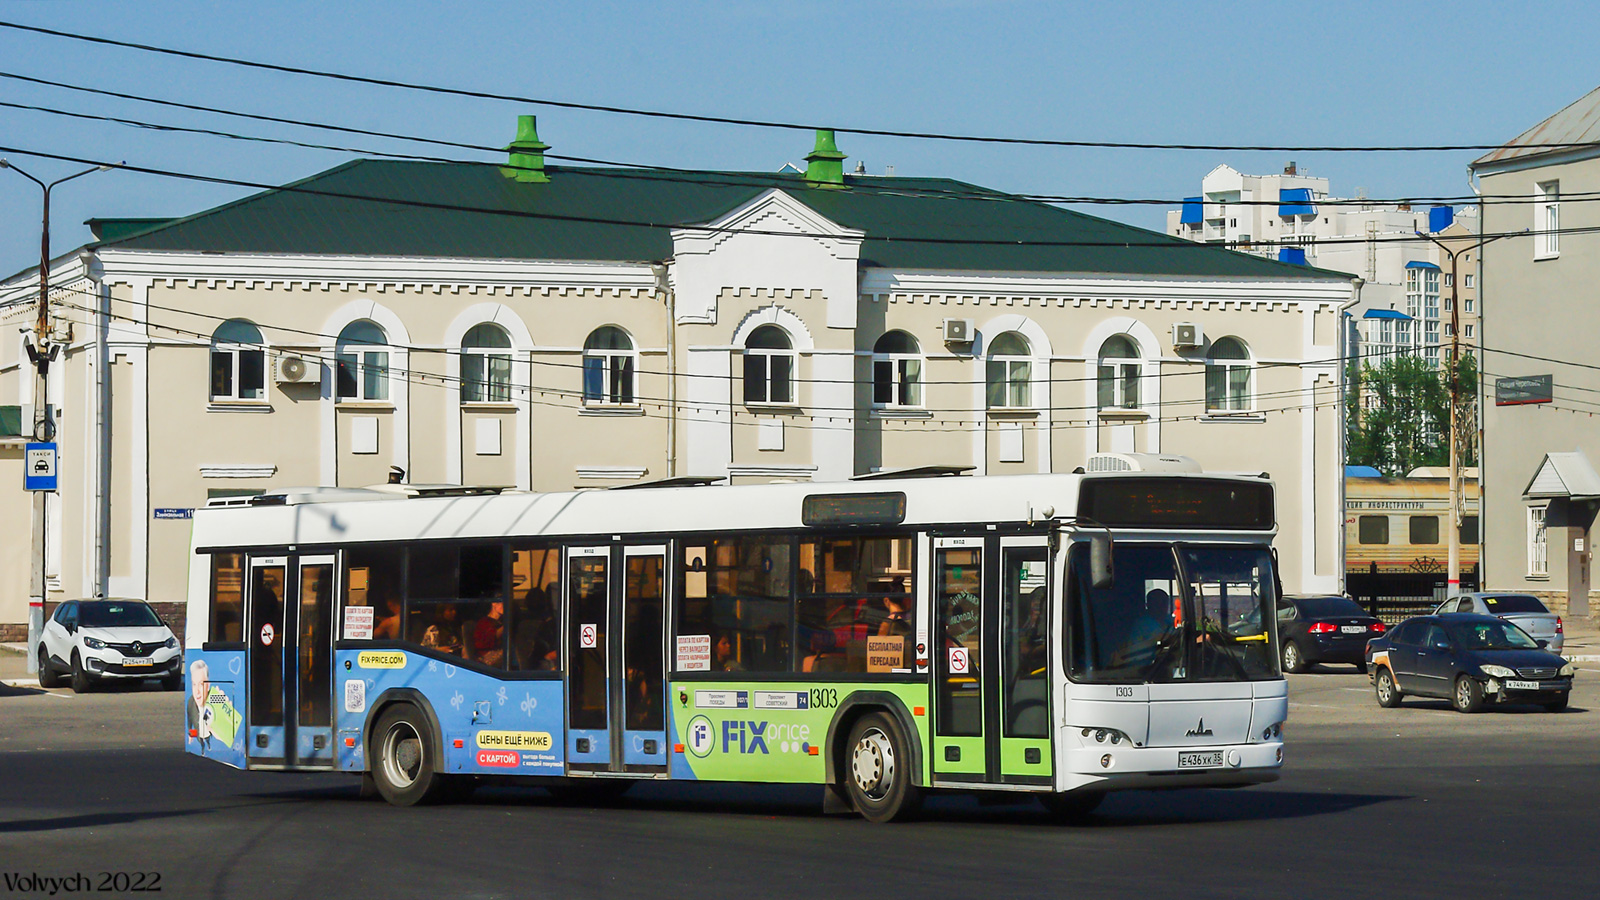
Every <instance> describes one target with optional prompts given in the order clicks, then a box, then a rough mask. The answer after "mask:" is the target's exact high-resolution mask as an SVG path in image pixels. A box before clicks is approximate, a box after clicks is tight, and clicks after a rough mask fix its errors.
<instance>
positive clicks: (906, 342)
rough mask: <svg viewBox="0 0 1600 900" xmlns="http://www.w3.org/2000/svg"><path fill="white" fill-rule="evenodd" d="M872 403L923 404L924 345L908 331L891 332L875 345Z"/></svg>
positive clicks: (882, 404)
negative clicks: (918, 344)
mask: <svg viewBox="0 0 1600 900" xmlns="http://www.w3.org/2000/svg"><path fill="white" fill-rule="evenodd" d="M872 403H873V405H875V406H921V405H922V348H921V347H918V346H917V339H916V338H914V337H912V336H911V335H909V334H906V333H905V332H904V331H890V332H887V333H885V334H884V336H883V337H880V338H878V342H877V343H876V344H874V345H873V346H872Z"/></svg>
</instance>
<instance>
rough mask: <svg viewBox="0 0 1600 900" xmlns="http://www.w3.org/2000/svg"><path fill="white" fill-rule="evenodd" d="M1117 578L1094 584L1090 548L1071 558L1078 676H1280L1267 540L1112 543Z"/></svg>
mask: <svg viewBox="0 0 1600 900" xmlns="http://www.w3.org/2000/svg"><path fill="white" fill-rule="evenodd" d="M1112 563H1113V568H1114V571H1115V575H1116V577H1115V582H1114V583H1113V584H1112V585H1111V586H1110V587H1107V588H1101V589H1098V590H1097V589H1094V588H1093V587H1092V586H1091V585H1090V579H1089V571H1088V569H1089V548H1088V545H1087V544H1085V543H1083V542H1079V543H1078V544H1077V545H1076V546H1074V547H1073V548H1072V553H1071V556H1070V557H1069V565H1070V567H1071V571H1070V573H1069V575H1068V586H1067V599H1066V603H1067V606H1068V607H1069V609H1068V616H1067V619H1068V622H1069V626H1068V629H1067V659H1068V666H1069V669H1070V672H1071V676H1072V678H1073V680H1075V681H1081V682H1118V683H1127V682H1175V681H1260V680H1269V679H1275V678H1278V677H1279V673H1278V664H1277V647H1276V641H1275V640H1274V638H1273V635H1272V629H1271V627H1270V624H1269V623H1270V621H1271V616H1270V615H1269V614H1268V604H1270V603H1271V602H1272V597H1273V592H1274V584H1275V579H1274V578H1273V570H1272V555H1271V553H1270V552H1269V551H1268V550H1267V548H1266V547H1263V546H1214V545H1198V544H1180V545H1177V546H1176V547H1174V546H1173V545H1171V544H1159V543H1135V542H1130V541H1118V542H1117V543H1116V544H1115V545H1114V546H1113V549H1112Z"/></svg>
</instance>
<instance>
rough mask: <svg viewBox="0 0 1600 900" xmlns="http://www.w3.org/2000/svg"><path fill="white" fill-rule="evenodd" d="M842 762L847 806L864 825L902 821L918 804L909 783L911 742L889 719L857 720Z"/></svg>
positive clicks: (878, 715)
mask: <svg viewBox="0 0 1600 900" xmlns="http://www.w3.org/2000/svg"><path fill="white" fill-rule="evenodd" d="M842 762H843V765H842V766H841V767H840V768H841V769H842V770H843V774H844V782H845V789H846V791H847V792H848V794H849V796H850V805H852V806H854V807H855V809H856V812H858V813H860V814H861V817H862V818H863V819H866V820H867V821H868V822H892V821H894V820H896V819H903V818H906V817H908V816H910V815H911V814H912V813H913V812H915V811H916V810H917V808H918V807H919V806H920V805H921V804H922V792H921V791H920V790H918V789H917V786H916V785H914V784H912V783H911V779H912V772H911V743H910V741H909V740H907V738H906V735H905V733H904V732H902V731H901V730H900V726H899V724H898V723H896V722H895V720H894V719H893V718H891V717H889V716H887V715H885V714H883V713H868V714H867V715H864V716H862V717H861V718H859V719H857V720H856V722H855V724H854V725H853V726H851V728H850V739H849V741H848V743H846V745H845V748H844V760H843V761H842Z"/></svg>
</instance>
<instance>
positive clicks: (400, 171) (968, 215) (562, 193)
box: [95, 160, 1350, 280]
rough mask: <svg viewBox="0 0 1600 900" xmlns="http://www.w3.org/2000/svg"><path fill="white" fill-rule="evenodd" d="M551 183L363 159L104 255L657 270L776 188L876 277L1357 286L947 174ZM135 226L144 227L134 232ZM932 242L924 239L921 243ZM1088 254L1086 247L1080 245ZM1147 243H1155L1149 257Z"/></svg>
mask: <svg viewBox="0 0 1600 900" xmlns="http://www.w3.org/2000/svg"><path fill="white" fill-rule="evenodd" d="M546 172H547V173H548V174H549V176H550V180H549V181H548V182H546V183H526V182H518V181H515V180H512V179H509V178H506V177H504V176H503V175H501V174H500V172H499V170H498V169H497V168H495V167H494V166H489V165H473V164H462V163H433V162H409V161H395V160H356V161H354V162H350V163H346V164H344V165H341V166H338V167H336V168H333V169H329V170H328V171H326V172H322V173H320V174H318V175H314V176H312V177H310V178H307V179H305V180H302V181H298V182H294V183H293V184H290V185H286V186H285V187H283V188H277V189H273V190H268V191H263V192H261V193H258V194H254V195H252V196H249V197H245V198H243V199H241V200H238V201H235V202H233V203H229V204H226V205H224V206H219V207H217V208H215V209H211V210H207V211H205V212H201V213H198V214H196V215H192V216H187V217H184V218H181V219H173V220H168V221H167V222H165V223H164V224H162V223H160V222H159V221H158V220H137V221H136V220H127V221H129V222H130V226H129V228H128V230H122V229H119V228H116V227H106V226H111V223H112V222H113V221H115V220H105V225H104V226H103V227H102V234H103V235H104V238H105V239H104V240H102V241H100V242H99V243H98V244H97V245H95V246H99V247H115V248H120V249H129V250H169V251H201V252H221V253H288V254H328V255H339V256H427V257H444V258H451V257H460V258H477V259H539V260H606V261H634V262H653V261H660V260H665V259H668V258H670V257H671V255H672V241H671V236H670V234H669V229H670V228H673V227H679V226H685V225H696V224H704V223H708V222H711V221H713V220H715V219H717V218H720V217H721V216H723V215H724V214H726V213H728V212H730V211H731V210H733V209H735V208H737V207H739V206H740V205H742V204H744V203H747V202H748V201H750V200H752V199H754V198H755V197H757V196H759V195H761V194H762V193H763V192H764V191H766V190H768V189H771V188H779V189H781V190H783V191H785V192H787V193H788V194H789V195H790V196H792V197H794V198H795V199H797V200H799V201H800V202H802V203H804V204H806V205H807V206H809V207H811V208H812V209H814V210H815V211H816V212H817V213H819V214H821V215H822V216H824V217H826V218H828V219H829V220H831V221H833V222H836V223H838V224H839V225H842V226H844V227H847V228H852V229H858V230H860V231H863V232H865V234H866V240H865V242H864V243H863V245H862V249H861V259H862V262H863V264H864V265H868V266H880V267H885V268H893V269H923V270H941V269H944V270H968V271H971V270H990V271H1017V272H1081V273H1105V274H1133V275H1158V276H1160V275H1165V276H1179V277H1185V276H1187V277H1224V278H1227V277H1233V278H1239V277H1244V278H1267V279H1279V280H1283V279H1288V280H1307V279H1312V280H1329V279H1333V280H1347V279H1348V278H1349V277H1350V276H1348V275H1341V274H1338V273H1334V272H1327V271H1323V270H1318V269H1312V268H1308V267H1306V266H1299V265H1290V264H1287V263H1280V262H1277V261H1275V260H1268V259H1262V258H1260V257H1256V256H1251V255H1248V254H1243V253H1236V252H1233V251H1230V250H1226V249H1223V248H1221V247H1214V246H1207V245H1204V244H1196V243H1193V242H1190V241H1185V240H1182V239H1179V238H1174V237H1169V236H1166V235H1162V234H1158V233H1156V232H1152V231H1146V230H1144V229H1141V228H1135V227H1133V226H1130V225H1123V224H1121V223H1118V222H1112V221H1109V220H1107V219H1101V218H1097V217H1095V216H1089V215H1084V214H1083V213H1079V212H1075V211H1072V210H1067V209H1061V208H1059V207H1055V206H1051V205H1048V204H1044V203H1038V202H1035V201H1030V200H1022V199H1019V198H1014V197H1011V196H1010V195H1007V194H1003V193H1000V192H997V191H992V190H989V189H987V188H982V187H978V186H975V185H971V184H965V183H963V182H959V181H955V180H951V179H944V178H890V177H873V176H846V177H845V185H846V188H845V189H844V190H840V189H838V188H833V189H819V188H814V187H811V186H809V185H808V184H807V183H806V181H805V178H804V177H803V176H798V175H787V174H773V173H754V172H678V171H674V172H642V171H639V170H634V169H611V168H589V167H569V166H548V167H547V168H546ZM133 224H137V225H138V226H139V227H138V228H133V227H132V225H133ZM918 239H920V240H918ZM1073 245H1079V246H1073ZM1140 245H1143V246H1140Z"/></svg>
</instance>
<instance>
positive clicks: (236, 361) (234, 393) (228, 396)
mask: <svg viewBox="0 0 1600 900" xmlns="http://www.w3.org/2000/svg"><path fill="white" fill-rule="evenodd" d="M234 322H239V323H241V324H244V325H249V326H250V327H251V328H254V329H255V330H256V333H257V334H258V335H259V334H260V333H261V328H260V326H258V325H256V324H255V323H254V322H251V321H249V320H248V319H229V320H228V321H226V322H223V323H222V324H221V325H218V326H217V330H216V331H215V332H212V338H211V356H210V357H209V359H208V361H207V363H208V364H207V368H206V394H207V396H209V397H210V399H211V402H213V403H265V402H266V400H267V344H266V340H265V338H263V339H262V340H261V342H260V343H241V342H238V341H226V340H224V341H219V340H217V338H216V335H217V334H218V333H220V332H221V331H222V330H223V329H224V328H226V327H228V326H229V325H231V324H233V323H234ZM246 353H255V354H258V357H257V361H256V362H255V363H254V365H255V366H258V367H259V369H260V375H261V378H260V384H261V387H260V389H259V390H260V393H259V394H257V395H256V396H254V397H246V396H244V379H243V375H244V374H245V354H246ZM218 354H226V355H227V356H228V387H229V389H228V392H227V393H222V394H218V393H216V392H214V391H213V390H212V388H213V387H215V385H214V384H213V383H212V381H211V377H212V373H213V372H214V371H215V368H216V365H217V356H218Z"/></svg>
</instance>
